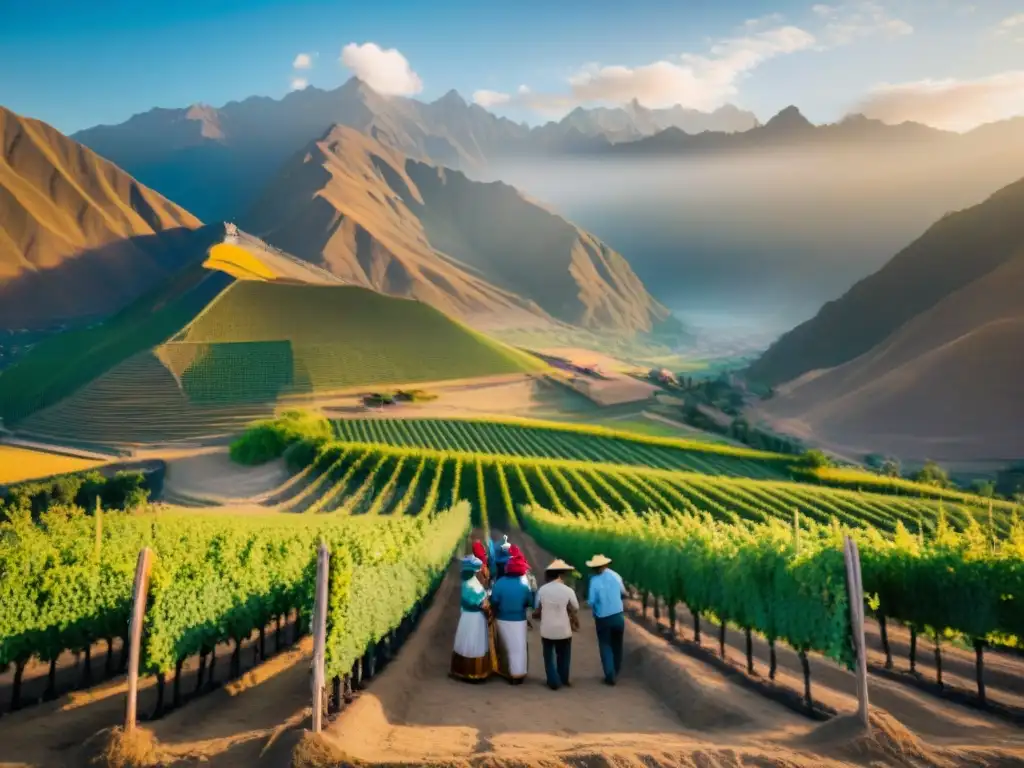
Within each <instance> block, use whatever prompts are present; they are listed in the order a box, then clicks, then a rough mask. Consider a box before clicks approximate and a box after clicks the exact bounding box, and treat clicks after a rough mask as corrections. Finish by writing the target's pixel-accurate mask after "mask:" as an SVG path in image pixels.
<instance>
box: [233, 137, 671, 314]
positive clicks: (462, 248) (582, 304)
mask: <svg viewBox="0 0 1024 768" xmlns="http://www.w3.org/2000/svg"><path fill="white" fill-rule="evenodd" d="M242 224H243V226H244V227H246V228H247V229H249V230H251V231H253V232H254V233H255V234H256V235H258V236H259V237H262V238H263V239H265V240H267V241H268V242H270V243H272V244H274V245H275V246H277V247H279V248H282V249H284V250H286V251H289V252H290V253H294V254H296V255H298V256H301V257H302V258H305V259H307V260H309V261H311V262H313V263H316V264H319V265H321V266H323V267H325V268H327V269H329V270H330V271H331V272H333V273H334V274H335V275H338V276H339V277H341V278H342V279H344V280H346V281H348V282H351V283H354V284H357V285H364V286H367V287H372V288H374V289H376V290H379V291H382V292H385V293H388V294H391V295H396V296H408V297H413V298H417V299H420V300H423V301H426V302H428V303H430V304H432V305H434V306H436V307H438V308H440V309H442V310H444V311H446V312H451V313H453V314H456V315H458V316H460V317H463V318H465V319H468V320H472V321H473V322H474V324H476V325H484V326H487V325H496V326H501V327H506V328H508V327H525V326H530V325H537V324H545V323H549V322H552V321H561V322H564V323H570V324H573V325H579V326H583V327H586V328H590V329H595V330H606V331H613V332H618V333H634V332H648V331H655V330H659V329H662V328H665V327H667V326H669V325H671V324H672V323H671V320H670V316H669V313H668V311H667V310H666V309H665V308H664V307H662V306H661V305H660V304H658V303H657V302H656V301H655V300H654V299H653V298H652V297H651V296H650V294H649V293H648V292H647V290H646V289H645V288H644V286H643V284H642V283H641V282H640V280H639V279H638V278H637V277H636V275H635V274H634V273H633V271H632V270H631V269H630V267H629V265H628V263H627V262H626V261H625V259H623V258H622V256H620V255H619V254H618V253H616V252H615V251H613V250H611V249H610V248H609V247H608V246H607V245H605V244H604V243H602V242H600V241H599V240H598V239H597V238H595V237H593V236H592V235H590V234H588V233H586V232H584V231H582V230H580V229H578V228H577V227H575V226H573V225H572V224H570V223H569V222H567V221H565V220H564V219H562V218H561V217H559V216H557V215H555V214H553V213H551V212H549V211H547V210H545V209H544V208H542V207H540V206H539V205H537V204H535V203H533V202H531V201H529V200H527V199H526V198H525V197H523V196H522V195H521V194H520V193H519V192H517V191H516V190H515V189H513V188H512V187H510V186H508V185H505V184H501V183H492V184H482V183H479V182H475V181H472V180H470V179H468V178H467V177H466V176H465V175H464V174H462V173H461V172H458V171H452V170H449V169H445V168H441V167H438V166H435V165H431V164H428V163H424V162H420V161H418V160H415V159H410V158H407V157H405V156H404V155H403V154H402V153H400V152H398V151H397V150H395V149H393V148H392V147H391V146H389V145H387V144H384V143H381V142H378V141H375V140H373V139H371V138H369V137H368V136H366V135H365V134H363V133H360V132H359V131H357V130H355V129H352V128H348V127H344V126H336V127H335V128H333V129H332V130H330V131H329V132H328V133H327V134H326V135H325V136H323V137H322V138H321V139H320V140H318V141H315V142H313V143H312V144H310V145H309V146H308V147H307V148H306V149H305V150H304V151H302V152H299V153H298V154H296V155H295V156H294V157H293V158H292V159H291V160H290V161H289V162H288V163H287V164H286V165H285V167H284V169H283V170H282V171H281V173H280V174H279V175H278V176H277V177H276V178H275V179H274V180H273V181H272V182H271V183H270V184H269V185H268V186H267V188H266V191H265V192H264V194H263V196H262V197H261V198H260V199H259V200H258V201H257V202H256V204H255V205H254V206H253V207H252V209H251V210H250V211H249V212H248V214H246V215H245V216H244V217H243V219H242Z"/></svg>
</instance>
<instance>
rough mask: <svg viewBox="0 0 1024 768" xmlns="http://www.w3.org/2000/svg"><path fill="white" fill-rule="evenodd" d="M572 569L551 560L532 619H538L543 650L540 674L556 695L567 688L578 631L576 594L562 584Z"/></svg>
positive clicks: (545, 572)
mask: <svg viewBox="0 0 1024 768" xmlns="http://www.w3.org/2000/svg"><path fill="white" fill-rule="evenodd" d="M572 571H573V567H572V566H571V565H569V564H568V563H566V562H565V561H564V560H555V561H554V562H553V563H551V564H550V565H549V566H548V567H547V568H546V569H545V570H544V582H545V583H544V586H543V587H541V588H540V589H539V590H537V597H536V600H535V606H536V608H535V610H534V612H533V618H535V619H540V638H541V645H542V646H543V649H544V672H545V675H546V676H547V681H548V687H549V688H550V689H551V690H553V691H557V690H558V689H559V688H561V687H562V686H563V685H569V665H570V662H571V661H572V633H573V632H575V631H576V629H577V628H578V626H579V625H578V623H577V622H578V620H577V613H578V611H579V609H580V604H579V600H577V599H576V592H575V591H574V590H573V588H572V587H570V586H569V585H568V584H566V583H565V581H564V579H565V575H566V574H568V573H572Z"/></svg>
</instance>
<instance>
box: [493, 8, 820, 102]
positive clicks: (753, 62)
mask: <svg viewBox="0 0 1024 768" xmlns="http://www.w3.org/2000/svg"><path fill="white" fill-rule="evenodd" d="M814 42H815V40H814V36H813V35H811V34H810V33H808V32H806V31H804V30H802V29H800V28H799V27H793V26H784V27H777V28H774V29H768V30H765V31H763V32H756V33H751V34H747V35H744V36H742V37H735V38H728V39H725V40H721V41H719V42H718V43H715V44H714V45H712V46H711V49H710V50H709V51H708V53H707V54H706V55H696V54H683V55H681V56H679V57H674V58H673V59H672V60H661V61H655V62H652V63H651V64H645V65H642V66H638V67H625V66H600V65H599V64H588V65H586V66H584V67H583V68H582V69H580V70H579V71H578V72H577V73H576V74H574V75H572V76H571V77H570V78H569V80H568V89H567V91H565V92H562V93H535V92H534V91H531V90H530V89H529V88H528V87H527V86H525V85H521V86H519V89H518V90H517V93H516V94H515V95H514V96H513V95H510V94H506V93H497V92H494V91H478V92H477V94H474V99H476V101H477V103H478V104H482V105H483V106H488V105H486V104H483V103H482V102H481V100H480V99H479V98H478V96H482V97H483V98H484V100H487V101H489V102H490V105H494V104H508V103H514V104H517V105H521V106H525V107H528V108H530V109H535V110H538V111H542V112H554V113H557V112H563V111H565V110H568V109H571V108H573V107H575V106H578V105H581V104H593V103H598V102H609V103H619V104H624V103H626V102H628V101H631V100H632V99H636V100H637V101H639V102H640V103H641V104H643V105H644V106H646V107H665V106H671V105H673V104H681V105H683V106H685V107H691V108H694V109H703V110H712V109H715V108H717V107H720V106H721V105H722V104H723V103H725V102H726V101H727V100H728V99H729V98H730V97H732V96H734V95H735V94H736V91H737V85H738V82H739V81H740V80H741V79H742V78H743V77H744V76H745V75H747V74H748V73H749V72H751V71H752V70H754V69H756V68H757V67H758V66H760V65H761V64H762V63H764V62H765V61H767V60H768V59H771V58H774V57H776V56H780V55H783V54H787V53H794V52H796V51H801V50H805V49H807V48H810V47H812V46H813V45H814Z"/></svg>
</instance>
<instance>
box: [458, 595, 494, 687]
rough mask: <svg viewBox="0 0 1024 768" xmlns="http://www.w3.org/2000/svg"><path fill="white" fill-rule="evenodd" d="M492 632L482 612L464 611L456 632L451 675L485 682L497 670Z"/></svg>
mask: <svg viewBox="0 0 1024 768" xmlns="http://www.w3.org/2000/svg"><path fill="white" fill-rule="evenodd" d="M491 635H492V630H491V628H490V626H489V624H488V621H487V617H486V616H485V615H484V614H483V613H482V612H480V611H463V612H462V615H461V616H460V617H459V628H458V629H457V630H456V631H455V648H454V649H453V651H452V667H451V673H452V676H453V677H458V678H460V679H462V680H485V679H486V678H487V677H489V676H490V674H491V672H493V671H494V668H495V666H496V665H495V659H494V643H493V642H492V641H491Z"/></svg>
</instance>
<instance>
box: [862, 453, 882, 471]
mask: <svg viewBox="0 0 1024 768" xmlns="http://www.w3.org/2000/svg"><path fill="white" fill-rule="evenodd" d="M884 463H885V456H883V455H882V454H880V453H869V454H867V455H866V456H865V457H864V464H865V466H867V467H868V468H869V469H875V470H878V469H881V468H882V464H884Z"/></svg>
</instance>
